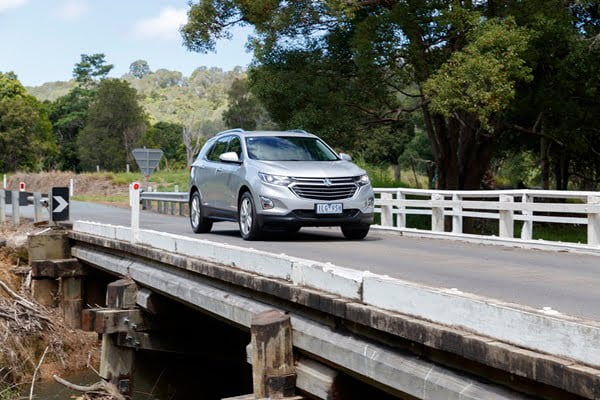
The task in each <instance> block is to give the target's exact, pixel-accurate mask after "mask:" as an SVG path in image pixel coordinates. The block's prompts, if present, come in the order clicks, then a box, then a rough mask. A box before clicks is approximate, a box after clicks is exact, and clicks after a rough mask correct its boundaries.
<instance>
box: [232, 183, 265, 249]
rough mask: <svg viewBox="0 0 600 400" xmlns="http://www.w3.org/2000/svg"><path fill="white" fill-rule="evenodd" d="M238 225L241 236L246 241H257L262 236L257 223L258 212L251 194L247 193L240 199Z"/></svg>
mask: <svg viewBox="0 0 600 400" xmlns="http://www.w3.org/2000/svg"><path fill="white" fill-rule="evenodd" d="M238 224H239V226H240V235H242V239H244V240H257V239H259V238H260V236H261V233H262V232H261V231H260V227H259V226H258V222H257V221H256V211H255V208H254V200H252V195H251V194H250V192H245V193H244V194H242V197H241V198H240V203H239V205H238Z"/></svg>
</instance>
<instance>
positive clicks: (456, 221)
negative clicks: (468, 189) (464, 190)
mask: <svg viewBox="0 0 600 400" xmlns="http://www.w3.org/2000/svg"><path fill="white" fill-rule="evenodd" d="M461 200H462V197H461V196H460V195H458V194H453V195H452V201H454V202H459V201H461ZM462 211H463V209H462V206H461V205H460V204H455V205H453V206H452V213H453V215H452V233H456V234H461V233H463V216H462Z"/></svg>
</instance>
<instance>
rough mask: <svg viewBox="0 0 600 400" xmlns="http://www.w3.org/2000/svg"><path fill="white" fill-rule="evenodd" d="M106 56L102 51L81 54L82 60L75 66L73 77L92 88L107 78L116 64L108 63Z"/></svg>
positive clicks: (84, 85)
mask: <svg viewBox="0 0 600 400" xmlns="http://www.w3.org/2000/svg"><path fill="white" fill-rule="evenodd" d="M104 57H105V55H104V54H102V53H98V54H92V55H87V54H82V55H81V61H80V62H78V63H77V64H75V68H73V77H74V78H75V80H76V81H77V83H79V85H80V86H81V87H84V88H91V87H93V86H95V85H97V84H98V82H99V81H101V80H103V79H106V77H107V76H108V73H109V72H110V71H111V70H112V69H113V67H114V66H113V65H112V64H106V61H105V60H104Z"/></svg>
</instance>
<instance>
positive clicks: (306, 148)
mask: <svg viewBox="0 0 600 400" xmlns="http://www.w3.org/2000/svg"><path fill="white" fill-rule="evenodd" d="M246 147H247V149H248V156H249V157H250V158H251V159H253V160H262V161H336V160H338V157H337V156H336V155H335V153H334V152H333V151H331V150H330V149H329V147H327V145H326V144H325V143H323V142H322V141H321V140H319V139H317V138H313V137H299V136H255V137H248V138H246Z"/></svg>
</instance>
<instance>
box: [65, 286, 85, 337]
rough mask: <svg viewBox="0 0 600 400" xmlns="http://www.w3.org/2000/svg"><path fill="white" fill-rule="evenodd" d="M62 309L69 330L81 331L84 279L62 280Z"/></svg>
mask: <svg viewBox="0 0 600 400" xmlns="http://www.w3.org/2000/svg"><path fill="white" fill-rule="evenodd" d="M61 288H62V309H63V316H64V318H65V323H66V324H67V326H68V327H69V328H73V329H81V312H82V310H83V278H82V277H75V278H62V279H61Z"/></svg>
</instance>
